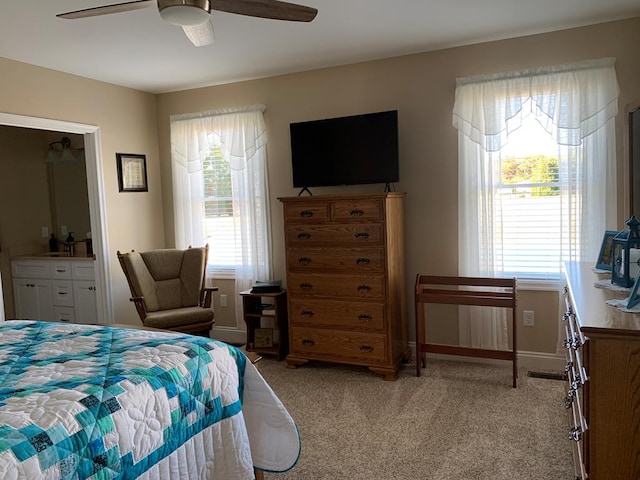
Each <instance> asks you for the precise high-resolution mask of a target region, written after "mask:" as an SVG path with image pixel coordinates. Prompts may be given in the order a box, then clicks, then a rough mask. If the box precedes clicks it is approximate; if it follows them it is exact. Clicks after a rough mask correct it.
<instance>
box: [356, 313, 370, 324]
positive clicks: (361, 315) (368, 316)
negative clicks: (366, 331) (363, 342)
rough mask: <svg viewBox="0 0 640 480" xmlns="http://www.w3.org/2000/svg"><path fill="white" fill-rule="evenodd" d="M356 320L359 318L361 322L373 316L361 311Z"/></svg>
mask: <svg viewBox="0 0 640 480" xmlns="http://www.w3.org/2000/svg"><path fill="white" fill-rule="evenodd" d="M358 320H360V321H361V322H362V323H366V322H368V321H370V320H373V317H372V316H371V315H367V314H366V313H361V314H360V315H358Z"/></svg>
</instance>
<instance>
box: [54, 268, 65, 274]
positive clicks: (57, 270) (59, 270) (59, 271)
mask: <svg viewBox="0 0 640 480" xmlns="http://www.w3.org/2000/svg"><path fill="white" fill-rule="evenodd" d="M66 271H67V269H66V268H63V269H59V268H56V272H58V273H65V272H66Z"/></svg>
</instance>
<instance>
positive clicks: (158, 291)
mask: <svg viewBox="0 0 640 480" xmlns="http://www.w3.org/2000/svg"><path fill="white" fill-rule="evenodd" d="M205 257H206V249H205V248H190V249H188V250H177V249H163V250H153V251H149V252H142V253H138V252H131V253H127V254H125V255H123V260H124V262H125V265H126V267H127V270H129V272H130V275H131V281H132V283H133V288H134V290H135V292H136V294H137V295H138V296H141V297H143V298H144V303H145V307H146V310H147V312H156V311H162V310H170V309H176V308H183V307H193V306H197V305H198V304H199V302H200V287H201V285H202V272H203V271H204V268H205V265H204V263H205Z"/></svg>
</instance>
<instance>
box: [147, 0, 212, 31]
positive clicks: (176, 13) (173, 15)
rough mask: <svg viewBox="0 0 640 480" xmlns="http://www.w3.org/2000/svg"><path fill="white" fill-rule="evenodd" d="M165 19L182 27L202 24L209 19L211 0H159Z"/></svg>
mask: <svg viewBox="0 0 640 480" xmlns="http://www.w3.org/2000/svg"><path fill="white" fill-rule="evenodd" d="M158 10H159V11H160V16H161V17H162V18H163V20H165V21H167V22H169V23H172V24H174V25H180V26H182V27H186V26H194V25H201V24H203V23H204V22H207V21H208V20H209V13H210V12H211V3H210V2H209V0H158Z"/></svg>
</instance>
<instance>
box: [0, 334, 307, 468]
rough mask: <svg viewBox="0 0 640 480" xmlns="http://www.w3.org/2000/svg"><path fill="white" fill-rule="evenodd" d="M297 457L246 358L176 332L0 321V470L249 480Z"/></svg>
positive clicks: (281, 414) (288, 425)
mask: <svg viewBox="0 0 640 480" xmlns="http://www.w3.org/2000/svg"><path fill="white" fill-rule="evenodd" d="M299 453H300V439H299V436H298V432H297V428H296V425H295V422H294V421H293V419H292V418H291V416H290V415H289V413H288V412H287V410H286V408H285V407H284V405H283V404H282V402H280V400H279V399H278V398H277V396H276V395H275V393H274V392H273V391H272V390H271V388H270V387H269V385H268V384H267V383H266V382H265V381H264V379H263V378H262V377H261V375H260V374H259V372H258V371H257V370H256V368H255V367H254V366H253V365H252V364H251V363H250V362H248V361H247V358H246V357H245V355H244V354H243V353H242V352H241V351H240V350H238V349H236V348H235V347H232V346H230V345H227V344H224V343H222V342H218V341H215V340H211V339H207V338H202V337H195V336H191V335H184V334H178V333H172V332H166V333H165V332H155V331H143V330H136V329H126V328H114V327H100V326H91V325H79V324H68V323H53V322H34V321H9V322H6V323H1V324H0V478H2V479H14V478H15V479H18V478H29V479H31V478H34V479H35V478H47V479H79V480H80V479H121V478H122V479H125V478H127V479H128V478H148V479H153V478H163V479H165V478H166V479H192V478H193V479H213V478H219V479H224V480H233V479H251V478H254V475H253V469H254V467H256V468H258V469H262V470H267V471H274V472H280V471H285V470H288V469H290V468H292V467H293V466H294V465H295V463H296V461H297V458H298V456H299Z"/></svg>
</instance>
